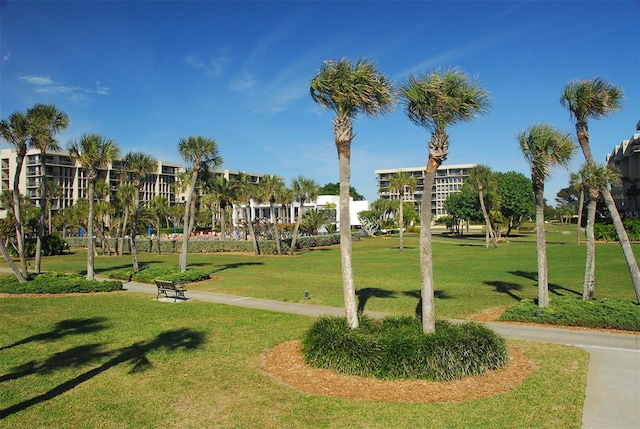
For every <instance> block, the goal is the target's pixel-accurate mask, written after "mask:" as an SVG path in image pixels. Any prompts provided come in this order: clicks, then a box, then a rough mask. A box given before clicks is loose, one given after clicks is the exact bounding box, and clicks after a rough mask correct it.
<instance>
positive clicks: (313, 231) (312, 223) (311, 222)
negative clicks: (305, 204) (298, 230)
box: [302, 208, 330, 235]
mask: <svg viewBox="0 0 640 429" xmlns="http://www.w3.org/2000/svg"><path fill="white" fill-rule="evenodd" d="M329 222H330V219H329V214H328V213H327V210H318V209H316V208H313V209H311V210H307V211H306V212H305V213H304V218H303V219H302V228H303V229H304V230H305V231H307V233H308V234H310V235H318V229H320V228H321V227H323V226H325V225H327V224H328V223H329Z"/></svg>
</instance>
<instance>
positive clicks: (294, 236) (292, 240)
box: [289, 198, 305, 256]
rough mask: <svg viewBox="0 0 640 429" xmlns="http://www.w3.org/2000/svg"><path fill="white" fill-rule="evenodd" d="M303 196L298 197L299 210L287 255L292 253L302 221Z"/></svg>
mask: <svg viewBox="0 0 640 429" xmlns="http://www.w3.org/2000/svg"><path fill="white" fill-rule="evenodd" d="M304 202H305V199H304V198H300V210H299V211H298V220H297V221H296V226H295V227H294V228H293V237H291V249H289V255H291V256H293V253H294V251H295V249H296V239H297V238H298V230H299V229H300V224H301V223H302V216H303V214H304V213H303V210H304Z"/></svg>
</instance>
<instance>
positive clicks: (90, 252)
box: [87, 181, 95, 280]
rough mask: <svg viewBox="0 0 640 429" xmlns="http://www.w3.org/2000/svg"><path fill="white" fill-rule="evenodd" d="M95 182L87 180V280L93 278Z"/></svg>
mask: <svg viewBox="0 0 640 429" xmlns="http://www.w3.org/2000/svg"><path fill="white" fill-rule="evenodd" d="M94 186H95V184H94V183H93V182H92V181H89V189H88V190H87V197H88V199H89V217H88V219H87V280H93V278H94V272H93V271H94V270H93V264H94V255H93V246H94V243H93V191H94Z"/></svg>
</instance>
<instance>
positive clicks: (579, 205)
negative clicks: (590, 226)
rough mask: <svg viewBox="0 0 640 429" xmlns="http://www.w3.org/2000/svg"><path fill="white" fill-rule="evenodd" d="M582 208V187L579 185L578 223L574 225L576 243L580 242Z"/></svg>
mask: <svg viewBox="0 0 640 429" xmlns="http://www.w3.org/2000/svg"><path fill="white" fill-rule="evenodd" d="M582 210H584V188H583V187H582V186H581V187H580V203H579V204H578V223H577V225H576V244H580V228H582Z"/></svg>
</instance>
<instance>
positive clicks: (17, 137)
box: [0, 112, 29, 276]
mask: <svg viewBox="0 0 640 429" xmlns="http://www.w3.org/2000/svg"><path fill="white" fill-rule="evenodd" d="M0 136H1V137H2V139H3V140H5V141H6V142H7V143H9V144H10V145H11V146H13V147H15V148H16V171H15V173H14V175H13V214H14V222H15V228H16V243H17V245H18V257H19V258H20V267H21V269H22V274H23V276H26V275H27V274H28V271H27V259H26V257H25V254H24V225H23V223H22V215H21V214H20V174H21V173H22V166H23V165H24V158H25V157H26V156H27V150H28V146H27V143H28V141H29V119H28V117H27V115H26V114H24V113H22V112H14V113H12V114H11V115H10V116H9V119H8V120H5V119H3V120H2V121H0Z"/></svg>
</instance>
